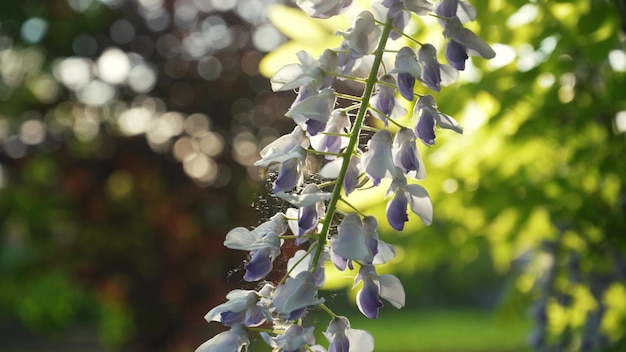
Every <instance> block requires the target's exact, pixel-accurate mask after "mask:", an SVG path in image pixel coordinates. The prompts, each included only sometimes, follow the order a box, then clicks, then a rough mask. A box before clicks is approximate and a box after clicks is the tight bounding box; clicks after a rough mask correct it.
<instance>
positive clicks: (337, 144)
mask: <svg viewBox="0 0 626 352" xmlns="http://www.w3.org/2000/svg"><path fill="white" fill-rule="evenodd" d="M325 127H326V128H325V129H324V132H326V134H318V135H316V136H313V137H311V147H313V149H315V150H319V151H321V152H329V153H339V152H340V151H341V150H342V149H343V148H345V146H346V145H347V144H348V138H347V137H342V136H338V135H337V134H342V133H343V134H345V133H347V132H348V130H349V129H350V119H349V118H348V114H347V113H346V112H345V111H344V110H342V109H337V110H334V111H333V112H332V113H331V114H330V120H328V122H327V123H326V124H325ZM335 158H336V156H334V155H327V156H326V159H328V160H332V159H335Z"/></svg>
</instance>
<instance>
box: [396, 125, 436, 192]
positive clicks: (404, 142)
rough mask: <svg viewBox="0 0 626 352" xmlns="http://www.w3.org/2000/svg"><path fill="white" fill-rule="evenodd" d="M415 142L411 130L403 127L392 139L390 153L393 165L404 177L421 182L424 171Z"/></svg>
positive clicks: (424, 176) (424, 175) (423, 177)
mask: <svg viewBox="0 0 626 352" xmlns="http://www.w3.org/2000/svg"><path fill="white" fill-rule="evenodd" d="M433 139H434V137H433ZM416 140H417V137H416V136H415V133H414V132H413V131H412V130H410V129H408V128H405V127H403V128H401V129H400V130H399V131H398V132H397V133H396V136H395V138H394V139H393V147H392V149H391V153H392V154H393V162H394V164H395V165H396V166H397V167H399V168H400V169H401V170H402V172H404V174H405V175H407V176H409V177H411V178H414V179H418V180H423V179H425V178H426V169H425V168H424V162H423V161H422V158H421V157H420V155H419V152H418V150H417V146H416V145H415V141H416Z"/></svg>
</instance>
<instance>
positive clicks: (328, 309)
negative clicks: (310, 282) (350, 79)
mask: <svg viewBox="0 0 626 352" xmlns="http://www.w3.org/2000/svg"><path fill="white" fill-rule="evenodd" d="M320 308H322V309H323V310H324V311H325V312H326V313H328V314H329V315H330V316H331V317H333V318H339V316H338V315H337V314H335V312H333V311H332V310H330V308H328V307H327V306H326V305H325V304H324V303H321V304H320Z"/></svg>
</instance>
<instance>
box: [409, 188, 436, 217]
mask: <svg viewBox="0 0 626 352" xmlns="http://www.w3.org/2000/svg"><path fill="white" fill-rule="evenodd" d="M404 189H405V190H406V191H407V195H408V196H409V208H411V211H412V212H414V213H415V214H417V215H418V216H419V217H420V219H422V221H423V222H424V224H425V225H426V226H428V225H430V224H432V222H433V203H432V202H431V201H430V198H429V197H428V192H427V191H426V189H424V187H422V186H420V185H406V186H404Z"/></svg>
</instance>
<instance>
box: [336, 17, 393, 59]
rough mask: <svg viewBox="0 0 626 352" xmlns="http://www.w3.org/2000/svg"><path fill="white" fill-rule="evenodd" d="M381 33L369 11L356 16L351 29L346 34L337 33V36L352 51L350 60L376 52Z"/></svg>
mask: <svg viewBox="0 0 626 352" xmlns="http://www.w3.org/2000/svg"><path fill="white" fill-rule="evenodd" d="M381 32H382V31H381V29H380V28H379V27H378V26H377V25H376V22H375V21H374V15H373V14H372V13H371V12H370V11H363V12H361V13H360V14H359V15H358V16H356V19H355V20H354V25H353V27H352V28H350V29H349V30H347V31H346V32H337V34H340V35H342V36H343V37H344V39H345V42H346V44H347V46H348V48H349V49H350V50H351V51H352V58H353V59H356V58H360V57H363V56H365V55H369V54H371V53H372V52H374V50H376V46H377V45H378V40H379V38H380V35H381Z"/></svg>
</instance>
